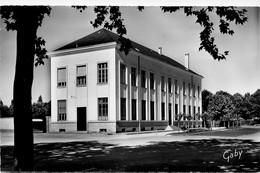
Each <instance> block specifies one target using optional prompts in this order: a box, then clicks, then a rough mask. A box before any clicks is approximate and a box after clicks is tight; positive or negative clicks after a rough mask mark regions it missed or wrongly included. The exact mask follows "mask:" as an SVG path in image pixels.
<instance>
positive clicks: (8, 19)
mask: <svg viewBox="0 0 260 173" xmlns="http://www.w3.org/2000/svg"><path fill="white" fill-rule="evenodd" d="M24 9H25V10H30V11H31V12H32V14H31V15H32V16H34V17H35V20H33V21H32V23H33V24H32V27H36V28H37V27H39V26H41V25H42V21H43V18H44V17H45V15H48V16H50V12H51V7H49V6H22V7H21V6H2V7H1V11H0V14H1V17H2V18H3V19H4V23H5V24H6V30H7V31H9V30H11V31H14V30H16V31H17V30H18V29H19V25H20V24H22V22H23V20H24V19H23V18H22V17H23V15H21V14H22V13H23V10H24ZM44 46H45V40H44V39H43V38H41V37H36V38H35V55H36V59H35V61H36V62H35V66H38V65H44V61H43V60H44V59H47V58H48V56H47V54H46V53H47V50H46V48H45V47H44Z"/></svg>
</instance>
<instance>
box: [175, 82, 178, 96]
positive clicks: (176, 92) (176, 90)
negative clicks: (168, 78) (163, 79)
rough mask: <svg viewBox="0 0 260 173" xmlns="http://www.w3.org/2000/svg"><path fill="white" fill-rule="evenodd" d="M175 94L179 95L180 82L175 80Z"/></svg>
mask: <svg viewBox="0 0 260 173" xmlns="http://www.w3.org/2000/svg"><path fill="white" fill-rule="evenodd" d="M174 84H175V94H178V81H177V80H175V83H174Z"/></svg>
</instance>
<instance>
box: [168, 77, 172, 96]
mask: <svg viewBox="0 0 260 173" xmlns="http://www.w3.org/2000/svg"><path fill="white" fill-rule="evenodd" d="M168 91H169V93H171V92H172V80H171V78H168Z"/></svg>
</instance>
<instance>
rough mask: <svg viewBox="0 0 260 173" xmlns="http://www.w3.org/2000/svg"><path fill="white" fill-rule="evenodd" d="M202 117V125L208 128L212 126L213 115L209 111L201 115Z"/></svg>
mask: <svg viewBox="0 0 260 173" xmlns="http://www.w3.org/2000/svg"><path fill="white" fill-rule="evenodd" d="M201 119H202V126H203V127H206V128H210V127H211V124H210V122H211V120H212V116H211V115H210V114H209V113H207V112H203V114H202V115H201Z"/></svg>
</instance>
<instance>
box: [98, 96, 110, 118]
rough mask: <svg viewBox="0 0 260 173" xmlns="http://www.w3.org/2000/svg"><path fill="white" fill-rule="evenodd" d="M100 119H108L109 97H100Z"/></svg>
mask: <svg viewBox="0 0 260 173" xmlns="http://www.w3.org/2000/svg"><path fill="white" fill-rule="evenodd" d="M98 120H99V121H103V120H108V98H107V97H103V98H98Z"/></svg>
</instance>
